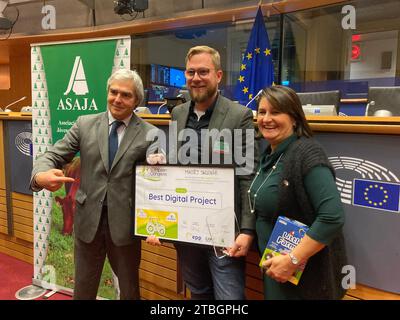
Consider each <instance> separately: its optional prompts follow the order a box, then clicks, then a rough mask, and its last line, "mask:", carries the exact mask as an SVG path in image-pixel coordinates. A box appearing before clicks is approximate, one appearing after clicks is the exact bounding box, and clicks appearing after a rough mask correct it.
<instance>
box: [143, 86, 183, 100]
mask: <svg viewBox="0 0 400 320" xmlns="http://www.w3.org/2000/svg"><path fill="white" fill-rule="evenodd" d="M148 91H149V98H148V101H151V102H155V101H158V102H161V101H164V100H165V98H166V97H175V96H177V95H178V92H179V89H178V88H175V87H170V86H163V85H159V84H150V87H149V88H148Z"/></svg>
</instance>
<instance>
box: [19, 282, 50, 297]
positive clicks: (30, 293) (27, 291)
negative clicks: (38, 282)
mask: <svg viewBox="0 0 400 320" xmlns="http://www.w3.org/2000/svg"><path fill="white" fill-rule="evenodd" d="M46 291H47V290H46V289H43V288H41V287H38V286H35V285H29V286H26V287H24V288H21V289H19V290H18V291H17V292H16V293H15V298H17V299H18V300H34V299H37V298H39V297H41V296H42V295H44V294H45V293H46Z"/></svg>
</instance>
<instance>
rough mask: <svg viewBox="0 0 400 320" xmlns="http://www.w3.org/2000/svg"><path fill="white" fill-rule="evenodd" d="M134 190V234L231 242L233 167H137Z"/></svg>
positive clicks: (220, 244) (215, 243) (208, 242)
mask: <svg viewBox="0 0 400 320" xmlns="http://www.w3.org/2000/svg"><path fill="white" fill-rule="evenodd" d="M135 192H136V198H135V235H139V236H149V235H155V236H157V237H159V238H161V239H170V240H175V241H183V242H191V243H198V244H205V245H213V246H218V247H227V246H231V245H232V244H233V242H234V237H235V213H234V203H235V194H234V168H233V167H206V166H171V165H163V166H149V165H139V166H136V190H135Z"/></svg>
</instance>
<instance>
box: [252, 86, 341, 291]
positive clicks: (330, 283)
mask: <svg viewBox="0 0 400 320" xmlns="http://www.w3.org/2000/svg"><path fill="white" fill-rule="evenodd" d="M257 103H258V110H257V124H258V128H259V132H260V134H261V135H262V137H264V139H266V140H267V142H268V143H269V146H268V147H267V149H266V151H265V152H264V154H263V155H262V157H261V161H260V167H259V169H258V174H257V175H256V177H255V178H254V180H253V183H252V185H251V187H250V189H249V200H250V209H251V210H252V211H253V212H254V213H255V214H256V215H257V224H256V231H257V237H258V246H259V249H260V251H261V253H262V252H263V251H264V249H265V247H266V245H267V242H268V239H269V237H270V235H271V232H272V229H273V227H274V225H275V222H276V220H277V217H278V216H280V215H282V216H286V217H288V218H290V219H295V220H297V221H300V222H302V223H304V224H306V225H308V226H309V227H310V229H309V230H308V232H307V233H306V235H305V236H304V238H302V240H301V242H300V243H299V244H298V245H297V246H296V247H295V248H294V249H293V250H292V251H291V253H290V254H288V255H278V256H274V257H272V258H270V259H268V260H266V261H265V262H264V264H263V269H264V271H265V274H264V295H265V299H341V298H342V297H343V296H344V294H345V289H343V287H342V284H341V282H342V277H343V276H344V274H342V273H341V271H342V268H343V266H344V265H346V255H345V247H344V240H343V235H342V226H343V224H344V211H343V207H342V204H341V201H340V197H339V194H338V191H337V188H336V184H335V178H334V176H335V173H334V169H333V168H332V166H331V164H330V162H329V160H328V158H327V156H326V154H325V152H324V151H323V149H322V147H321V146H320V145H319V144H318V143H317V142H316V141H315V140H314V139H313V138H312V131H311V129H310V127H309V125H308V123H307V121H306V119H305V116H304V112H303V109H302V106H301V102H300V100H299V98H298V96H297V95H296V93H295V92H294V91H293V90H292V89H290V88H287V87H284V86H273V87H270V88H267V89H264V91H263V92H262V94H261V95H260V96H259V98H258V101H257ZM305 261H307V264H306V266H305V269H304V272H303V275H302V276H301V279H300V282H299V284H298V285H297V286H296V285H293V284H292V283H290V282H288V281H287V280H288V279H289V277H290V276H291V275H292V274H293V272H294V271H295V270H296V269H297V267H298V265H299V264H302V263H304V262H305Z"/></svg>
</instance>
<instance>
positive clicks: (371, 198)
mask: <svg viewBox="0 0 400 320" xmlns="http://www.w3.org/2000/svg"><path fill="white" fill-rule="evenodd" d="M353 190H354V191H353V204H354V205H357V206H362V207H370V208H375V209H380V210H387V211H393V212H399V202H400V184H397V183H391V182H381V181H373V180H363V179H354V183H353Z"/></svg>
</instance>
